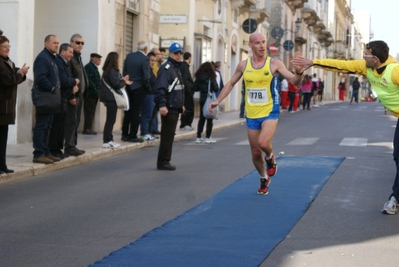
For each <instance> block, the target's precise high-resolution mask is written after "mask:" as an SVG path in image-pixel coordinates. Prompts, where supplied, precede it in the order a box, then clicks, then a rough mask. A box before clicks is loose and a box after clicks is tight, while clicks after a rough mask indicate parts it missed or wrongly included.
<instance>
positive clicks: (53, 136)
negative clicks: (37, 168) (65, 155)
mask: <svg viewBox="0 0 399 267" xmlns="http://www.w3.org/2000/svg"><path fill="white" fill-rule="evenodd" d="M67 102H68V100H67V99H62V100H61V111H60V113H57V114H54V118H53V123H52V126H51V130H50V138H49V148H50V153H51V154H58V153H59V152H62V149H63V148H64V138H65V119H66V105H67Z"/></svg>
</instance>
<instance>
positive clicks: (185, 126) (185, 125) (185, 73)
mask: <svg viewBox="0 0 399 267" xmlns="http://www.w3.org/2000/svg"><path fill="white" fill-rule="evenodd" d="M190 64H191V53H189V52H185V53H184V54H183V62H182V63H181V65H180V72H181V76H182V78H183V82H184V108H185V109H186V111H185V112H184V113H183V114H181V116H180V130H183V131H192V130H194V128H193V127H192V126H191V125H192V123H193V120H194V90H193V85H194V81H193V77H192V76H191V72H190Z"/></svg>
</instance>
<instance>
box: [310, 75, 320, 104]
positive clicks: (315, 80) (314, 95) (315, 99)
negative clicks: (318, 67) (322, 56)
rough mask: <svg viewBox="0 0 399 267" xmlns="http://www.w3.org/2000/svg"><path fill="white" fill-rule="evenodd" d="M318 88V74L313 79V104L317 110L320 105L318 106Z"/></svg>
mask: <svg viewBox="0 0 399 267" xmlns="http://www.w3.org/2000/svg"><path fill="white" fill-rule="evenodd" d="M317 88H319V79H318V78H317V74H316V73H314V74H313V78H312V102H313V107H315V108H317V107H319V105H317V96H318V95H317V94H318V91H317Z"/></svg>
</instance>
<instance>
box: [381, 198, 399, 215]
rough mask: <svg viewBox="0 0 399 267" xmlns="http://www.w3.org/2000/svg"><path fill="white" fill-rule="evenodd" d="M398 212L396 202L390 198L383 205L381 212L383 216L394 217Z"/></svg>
mask: <svg viewBox="0 0 399 267" xmlns="http://www.w3.org/2000/svg"><path fill="white" fill-rule="evenodd" d="M397 210H398V201H397V200H396V198H395V197H394V196H392V197H391V198H390V199H389V201H388V202H387V203H385V204H384V207H383V208H382V212H383V213H385V214H390V215H394V214H395V213H396V211H397Z"/></svg>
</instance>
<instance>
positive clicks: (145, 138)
mask: <svg viewBox="0 0 399 267" xmlns="http://www.w3.org/2000/svg"><path fill="white" fill-rule="evenodd" d="M141 139H143V140H144V141H155V137H154V136H152V135H151V134H146V135H142V136H141Z"/></svg>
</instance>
